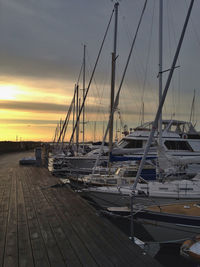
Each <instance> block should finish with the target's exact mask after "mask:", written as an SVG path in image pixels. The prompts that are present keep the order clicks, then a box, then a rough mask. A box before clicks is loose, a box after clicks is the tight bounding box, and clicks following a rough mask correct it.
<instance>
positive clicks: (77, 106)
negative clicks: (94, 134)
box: [76, 85, 79, 153]
mask: <svg viewBox="0 0 200 267" xmlns="http://www.w3.org/2000/svg"><path fill="white" fill-rule="evenodd" d="M78 114H79V86H78V85H76V121H77V120H78ZM78 143H79V122H78V124H77V127H76V152H77V153H78Z"/></svg>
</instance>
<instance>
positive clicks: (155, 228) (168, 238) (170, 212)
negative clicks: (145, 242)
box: [108, 0, 200, 243]
mask: <svg viewBox="0 0 200 267" xmlns="http://www.w3.org/2000/svg"><path fill="white" fill-rule="evenodd" d="M193 4H194V0H191V2H190V5H189V9H188V13H187V16H186V20H185V23H184V27H183V30H182V34H181V38H180V40H179V44H178V47H177V50H176V53H175V57H174V60H173V64H172V68H171V70H170V73H169V76H168V80H167V83H166V86H165V90H164V92H163V95H162V99H161V101H160V104H159V107H158V111H157V113H156V117H155V120H154V123H153V127H152V131H151V133H150V136H149V139H148V142H147V146H146V149H145V153H144V155H143V158H142V161H141V164H140V168H139V170H138V173H137V177H136V180H135V183H134V185H133V187H132V193H131V198H130V200H131V202H130V203H131V205H130V207H119V208H116V207H115V208H109V209H108V210H109V211H110V212H112V214H113V213H115V214H118V215H121V216H126V217H125V218H127V219H128V218H130V217H129V215H130V214H131V218H135V219H136V220H137V221H138V222H139V223H140V224H142V226H143V227H144V228H145V229H146V230H147V231H148V232H149V233H150V234H151V236H153V238H154V240H156V241H159V242H178V243H179V242H181V243H182V242H183V240H184V239H188V238H191V237H192V236H195V235H196V234H197V233H199V231H200V205H199V199H200V195H199V194H200V193H199V192H200V190H199V188H200V182H199V180H198V181H194V183H193V182H191V181H189V182H190V184H188V183H187V184H186V186H184V187H183V188H182V187H180V188H177V189H181V190H174V192H173V193H174V195H175V194H176V193H178V194H179V197H178V198H179V199H182V201H180V200H179V199H178V200H177V203H175V199H174V197H171V196H170V195H169V192H168V189H167V188H166V187H165V185H164V184H163V186H162V184H160V186H162V188H160V189H162V190H160V191H159V192H161V191H163V193H162V194H160V195H157V198H159V197H160V198H161V199H162V200H163V199H165V200H166V196H167V197H168V199H169V201H168V203H161V202H159V201H157V199H155V198H154V205H151V204H150V203H148V204H147V206H146V207H145V205H141V203H140V205H141V206H140V207H139V206H137V203H136V202H134V201H135V192H136V191H135V190H137V189H138V185H139V184H138V181H139V178H140V174H141V170H142V168H143V165H144V162H145V158H146V155H147V153H148V149H149V147H150V144H151V140H152V137H153V135H154V132H155V128H156V125H157V122H158V119H159V114H160V111H161V109H162V106H163V103H164V100H165V97H166V94H167V90H168V87H169V84H170V80H171V77H172V74H173V70H174V67H175V64H176V60H177V58H178V54H179V51H180V47H181V44H182V40H183V37H184V33H185V30H186V27H187V24H188V20H189V17H190V14H191V10H192V7H193ZM181 182H182V183H183V181H181ZM172 183H173V182H171V183H170V184H172ZM176 183H177V181H176ZM170 186H171V185H170ZM153 189H154V190H155V187H154V188H153ZM120 190H121V189H120ZM175 191H176V192H175ZM195 191H196V193H195ZM138 192H139V191H138ZM171 193H172V192H171ZM149 194H150V192H149ZM184 194H185V196H186V198H187V196H188V198H190V201H187V202H186V201H183V199H184V198H185V197H184ZM176 198H177V196H176ZM192 198H197V200H195V201H191V199H192ZM149 199H150V198H149ZM155 200H156V201H155ZM172 202H173V203H172ZM134 203H136V204H134ZM127 216H128V217H127Z"/></svg>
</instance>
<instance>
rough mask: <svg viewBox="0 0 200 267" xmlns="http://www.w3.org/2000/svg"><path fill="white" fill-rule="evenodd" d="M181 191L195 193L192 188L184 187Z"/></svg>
mask: <svg viewBox="0 0 200 267" xmlns="http://www.w3.org/2000/svg"><path fill="white" fill-rule="evenodd" d="M179 190H183V191H193V188H190V187H185V188H184V187H182V188H180V189H179Z"/></svg>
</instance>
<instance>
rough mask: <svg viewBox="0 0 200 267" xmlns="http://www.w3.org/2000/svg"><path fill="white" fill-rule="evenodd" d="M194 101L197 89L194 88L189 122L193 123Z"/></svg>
mask: <svg viewBox="0 0 200 267" xmlns="http://www.w3.org/2000/svg"><path fill="white" fill-rule="evenodd" d="M194 103H195V89H194V95H193V99H192V106H191V111H190V120H189V122H191V123H192V119H193V121H194Z"/></svg>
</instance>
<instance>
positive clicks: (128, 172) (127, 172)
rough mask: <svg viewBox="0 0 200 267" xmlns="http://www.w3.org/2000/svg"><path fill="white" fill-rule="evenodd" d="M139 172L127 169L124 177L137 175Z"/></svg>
mask: <svg viewBox="0 0 200 267" xmlns="http://www.w3.org/2000/svg"><path fill="white" fill-rule="evenodd" d="M136 174H137V171H125V172H124V177H135V176H136Z"/></svg>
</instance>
